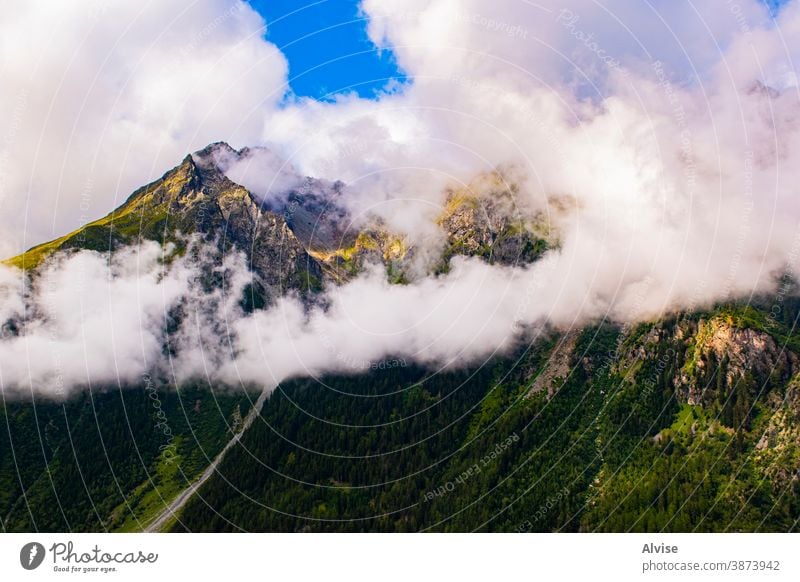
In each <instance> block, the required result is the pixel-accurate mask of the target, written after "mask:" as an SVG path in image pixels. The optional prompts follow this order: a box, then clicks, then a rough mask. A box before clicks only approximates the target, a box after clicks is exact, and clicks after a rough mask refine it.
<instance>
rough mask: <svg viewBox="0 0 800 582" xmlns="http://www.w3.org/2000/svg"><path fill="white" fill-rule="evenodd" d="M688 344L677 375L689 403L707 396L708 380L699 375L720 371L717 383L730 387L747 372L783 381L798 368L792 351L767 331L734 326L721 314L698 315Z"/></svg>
mask: <svg viewBox="0 0 800 582" xmlns="http://www.w3.org/2000/svg"><path fill="white" fill-rule="evenodd" d="M681 333H684V332H681ZM690 346H691V347H690V349H689V351H690V354H689V357H688V358H687V363H686V364H685V365H684V367H683V370H682V373H681V375H680V377H679V378H677V379H676V382H677V385H678V387H679V388H680V391H681V393H683V394H685V398H686V400H687V402H689V403H690V404H695V403H700V402H703V401H704V400H706V399H707V398H708V397H709V394H708V392H709V391H708V386H707V385H706V384H707V380H706V381H698V379H701V378H702V379H707V378H708V377H709V376H710V375H711V374H713V373H717V374H722V377H721V378H720V379H719V381H718V382H717V383H716V385H719V386H720V387H723V388H724V389H725V390H726V391H729V390H732V389H733V388H734V387H735V385H736V383H737V382H739V381H741V380H742V379H743V378H744V377H745V376H746V375H747V374H755V375H757V376H758V377H760V378H767V377H769V376H773V377H780V379H781V380H782V381H786V380H788V378H790V377H791V376H792V375H793V374H794V373H795V372H796V371H797V370H798V358H797V356H796V355H795V354H794V352H792V351H789V350H787V349H783V348H782V347H781V346H779V345H778V343H777V342H776V341H775V339H774V338H773V337H772V336H770V335H769V334H768V333H765V332H763V331H760V330H756V329H751V328H739V327H736V326H735V325H734V324H733V322H732V321H731V319H730V318H729V317H725V316H722V315H717V316H715V317H712V318H711V319H709V320H708V321H706V320H703V319H701V320H700V321H699V322H698V324H697V328H696V331H695V332H694V336H693V337H692V338H691V343H690Z"/></svg>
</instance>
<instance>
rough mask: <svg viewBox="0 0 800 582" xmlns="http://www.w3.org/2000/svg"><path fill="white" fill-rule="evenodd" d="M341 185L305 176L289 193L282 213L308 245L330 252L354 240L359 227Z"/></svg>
mask: <svg viewBox="0 0 800 582" xmlns="http://www.w3.org/2000/svg"><path fill="white" fill-rule="evenodd" d="M342 187H343V184H342V183H341V182H335V183H333V184H328V183H325V182H323V181H321V180H316V179H314V178H306V180H305V181H304V183H303V185H302V186H301V187H300V188H299V189H296V190H293V191H292V192H290V193H289V195H288V197H287V200H286V204H285V205H284V207H283V208H282V214H283V217H284V218H285V219H286V222H287V223H288V224H289V227H290V228H291V229H292V232H294V234H295V236H296V237H297V238H298V239H299V240H300V241H301V242H302V243H303V245H304V246H305V248H307V249H310V250H313V251H320V252H331V251H335V250H336V249H341V248H348V247H351V246H353V245H354V244H355V241H356V237H357V236H358V231H357V230H356V229H355V228H354V225H353V223H352V220H351V218H350V215H349V213H348V212H347V210H345V208H344V206H343V205H342V203H341V196H342Z"/></svg>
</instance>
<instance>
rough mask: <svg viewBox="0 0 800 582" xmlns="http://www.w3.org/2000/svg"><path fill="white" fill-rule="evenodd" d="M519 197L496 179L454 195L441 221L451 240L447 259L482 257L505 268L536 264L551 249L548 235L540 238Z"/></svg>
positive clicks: (485, 181)
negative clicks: (466, 256) (523, 210)
mask: <svg viewBox="0 0 800 582" xmlns="http://www.w3.org/2000/svg"><path fill="white" fill-rule="evenodd" d="M515 196H516V192H515V190H514V189H513V188H511V187H509V186H508V185H507V184H506V183H505V181H504V180H502V179H501V178H500V177H498V176H496V175H490V176H486V177H483V178H482V179H481V180H479V183H478V184H477V185H476V186H474V187H470V188H469V189H467V190H466V191H458V192H456V191H453V192H450V193H449V195H448V198H447V202H446V205H445V211H444V213H443V214H442V216H441V217H440V219H439V224H440V225H441V227H442V228H443V229H444V231H445V234H446V236H447V244H448V248H447V249H446V251H445V258H446V259H449V257H450V256H453V255H468V256H480V257H483V258H485V259H486V260H488V261H490V262H492V263H500V264H503V265H514V264H520V263H530V262H532V261H535V260H536V259H537V258H538V257H539V256H540V255H541V254H542V253H543V252H544V251H545V250H546V249H547V243H546V241H545V237H544V235H545V233H544V232H541V233H539V234H537V232H536V231H537V227H536V225H535V224H534V222H533V221H532V220H531V218H530V217H529V216H527V215H525V214H524V213H522V212H521V211H520V209H519V208H518V207H517V205H516V203H515ZM538 230H543V229H541V228H540V229H538ZM540 235H541V236H540Z"/></svg>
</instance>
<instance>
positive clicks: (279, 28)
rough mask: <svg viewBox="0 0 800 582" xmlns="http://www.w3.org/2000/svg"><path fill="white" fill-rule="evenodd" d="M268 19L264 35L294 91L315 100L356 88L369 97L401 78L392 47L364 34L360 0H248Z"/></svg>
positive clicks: (364, 26)
mask: <svg viewBox="0 0 800 582" xmlns="http://www.w3.org/2000/svg"><path fill="white" fill-rule="evenodd" d="M250 4H251V5H252V6H253V7H254V8H255V9H256V10H258V12H259V13H261V15H262V16H264V18H265V19H266V21H267V39H268V40H269V41H271V42H273V43H275V44H276V45H277V46H278V47H279V48H280V49H281V51H283V53H284V54H285V55H286V58H287V59H288V61H289V77H290V84H291V87H292V90H293V91H294V92H295V94H297V95H301V96H310V97H315V98H317V99H326V98H329V97H330V96H331V95H332V94H333V93H340V92H345V91H355V92H356V93H358V94H359V95H361V96H362V97H372V96H374V95H375V93H376V91H378V90H380V89H381V88H382V87H384V86H385V85H386V84H387V83H388V82H389V80H390V79H397V80H402V79H403V77H402V74H401V73H400V71H398V69H397V66H396V62H395V59H394V55H393V54H392V53H391V51H382V52H380V53H378V51H376V50H375V47H374V46H373V45H372V43H370V41H369V39H368V38H367V32H366V24H367V23H366V21H365V20H364V19H363V17H362V16H361V15H360V14H359V10H358V4H359V2H358V0H299V1H298V0H250Z"/></svg>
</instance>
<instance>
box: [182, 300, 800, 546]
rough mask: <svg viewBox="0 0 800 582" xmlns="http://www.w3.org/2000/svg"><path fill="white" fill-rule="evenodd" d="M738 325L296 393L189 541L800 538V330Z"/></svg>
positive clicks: (204, 496) (216, 493)
mask: <svg viewBox="0 0 800 582" xmlns="http://www.w3.org/2000/svg"><path fill="white" fill-rule="evenodd" d="M737 311H738V310H731V309H720V310H718V311H716V312H714V313H712V314H708V315H707V316H706V319H702V318H699V316H692V317H686V318H681V319H679V320H672V321H668V322H664V323H662V324H658V325H655V326H654V325H642V326H639V327H637V328H635V329H633V330H630V332H629V333H621V332H620V330H619V329H615V328H613V327H608V326H605V327H600V328H590V329H586V330H583V331H582V332H581V333H579V334H572V335H570V336H566V337H559V338H558V339H555V340H551V341H547V342H542V343H539V344H537V345H536V346H535V347H534V348H533V349H531V350H528V351H527V352H525V353H521V354H518V357H517V358H513V359H506V360H501V361H496V362H494V363H492V364H491V365H489V366H484V367H482V368H480V369H474V370H465V371H461V372H452V373H445V374H441V373H440V374H436V375H434V376H430V377H428V376H426V374H425V373H424V371H423V370H417V369H389V370H385V371H379V372H373V373H371V374H369V375H365V376H358V377H332V378H325V379H324V382H325V386H327V388H326V387H325V386H322V385H320V384H318V383H316V382H312V381H308V380H299V381H295V382H291V383H288V384H286V385H284V386H282V387H281V389H280V390H279V391H278V392H277V393H276V394H275V395H273V397H272V398H271V399H270V401H269V402H268V403H267V405H266V406H265V408H264V410H263V411H262V415H261V416H262V419H263V422H258V421H257V422H256V423H254V425H253V428H252V429H251V430H250V431H249V432H248V433H246V434H245V435H244V437H243V439H242V443H241V447H239V448H237V449H236V451H235V452H234V454H232V455H230V456H229V457H227V458H226V460H225V461H224V462H223V464H222V465H221V467H219V469H218V475H216V476H215V477H214V478H212V479H211V480H210V481H209V482H207V483H206V485H205V486H204V487H203V488H202V489H201V491H200V492H199V495H198V496H197V497H196V498H195V499H193V500H192V501H191V502H190V503H189V504H188V505H187V507H186V508H185V510H184V511H183V513H182V515H181V517H180V522H179V523H176V524H175V525H174V526H173V528H174V530H175V531H218V530H222V531H228V530H231V531H233V530H246V531H419V530H425V531H473V530H479V531H651V532H655V531H792V530H795V529H796V528H797V520H798V518H799V517H800V479H799V478H798V476H799V475H800V473H799V471H800V422H799V421H800V390H798V386H800V374H798V372H800V370H798V368H797V365H796V361H797V360H796V356H795V354H794V352H790V351H787V350H786V349H785V348H784V347H783V346H781V344H779V343H778V340H777V339H776V338H781V337H789V336H790V335H791V334H789V329H788V328H787V326H785V325H783V324H779V323H774V324H773V325H772V327H771V329H767V330H765V329H754V328H751V327H735V325H737V324H736V320H735V318H734V316H733V315H732V313H735V312H737ZM748 311H750V312H755V311H754V310H752V309H749V310H748ZM739 323H741V322H739ZM710 329H713V330H714V331H713V332H712V336H716V337H729V338H730V343H729V345H728V346H726V347H724V348H723V351H725V352H727V353H728V354H730V355H729V360H728V363H727V364H725V365H722V366H719V365H715V364H714V362H715V360H714V359H713V358H714V357H715V356H713V355H712V354H713V353H714V351H713V349H714V348H707V347H703V346H702V345H701V343H702V342H703V341H705V340H704V339H703V338H705V337H707V336H708V335H709V333H710V332H709V330H710ZM747 338H750V339H753V338H757V341H756V342H755V343H752V342H750V339H747ZM753 346H760V347H759V348H753ZM565 354H566V360H567V366H566V368H565V367H563V360H564V357H565ZM736 354H738V355H736ZM737 358H739V359H738V360H737ZM692 365H693V366H694V369H693V370H691V371H689V368H690V367H691V366H692ZM740 365H741V367H739V366H740ZM553 368H555V371H554V370H553ZM700 394H702V398H700V399H699V400H696V396H697V395H700ZM365 396H371V398H365ZM376 396H377V397H376Z"/></svg>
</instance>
